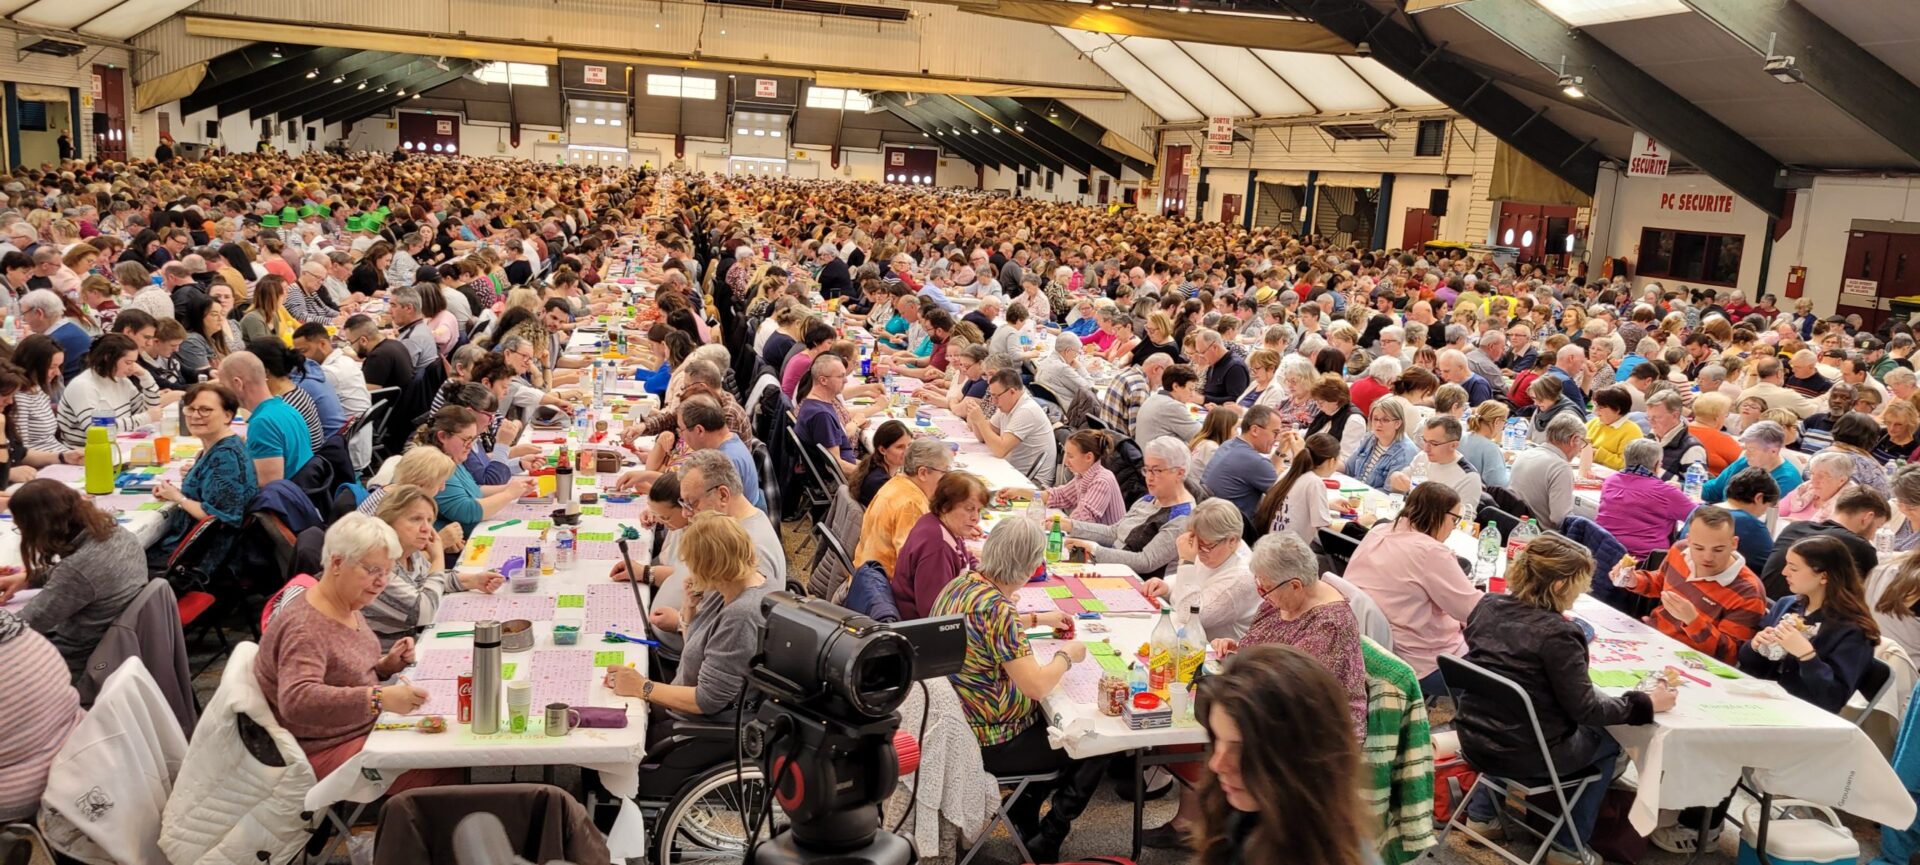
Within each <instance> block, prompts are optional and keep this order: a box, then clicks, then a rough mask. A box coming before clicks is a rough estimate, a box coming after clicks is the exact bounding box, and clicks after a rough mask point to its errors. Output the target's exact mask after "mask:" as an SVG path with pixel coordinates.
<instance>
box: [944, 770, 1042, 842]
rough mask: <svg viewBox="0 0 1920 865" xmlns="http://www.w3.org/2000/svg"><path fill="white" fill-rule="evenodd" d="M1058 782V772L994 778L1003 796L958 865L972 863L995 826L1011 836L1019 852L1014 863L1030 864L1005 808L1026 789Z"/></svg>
mask: <svg viewBox="0 0 1920 865" xmlns="http://www.w3.org/2000/svg"><path fill="white" fill-rule="evenodd" d="M1058 780H1060V773H1059V772H1044V773H1041V774H1038V775H1006V776H1000V777H995V778H994V781H996V782H998V783H999V784H1000V789H1001V790H1003V791H1005V795H1003V796H1001V797H1000V805H999V807H997V808H995V809H994V810H993V819H991V820H988V821H987V825H986V827H985V828H982V829H981V830H980V837H978V838H975V839H974V841H973V846H972V847H969V848H967V853H966V855H965V856H962V857H960V862H959V865H967V863H968V862H972V861H973V857H974V854H976V853H979V852H980V848H981V847H985V846H986V845H987V839H989V838H992V837H993V827H994V826H996V825H998V826H1005V827H1007V834H1008V835H1011V836H1013V846H1014V848H1015V849H1017V850H1019V851H1020V858H1019V859H1016V860H1014V861H1017V862H1032V861H1033V856H1032V855H1031V854H1029V853H1028V852H1027V843H1026V842H1025V841H1023V840H1021V838H1020V830H1019V828H1017V827H1015V826H1014V825H1013V815H1011V814H1008V813H1007V806H1008V805H1011V804H1013V803H1014V802H1018V801H1020V795H1021V794H1022V793H1025V792H1027V788H1028V787H1031V786H1033V785H1035V784H1048V783H1052V782H1054V781H1058Z"/></svg>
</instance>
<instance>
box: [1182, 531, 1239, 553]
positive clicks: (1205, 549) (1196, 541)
mask: <svg viewBox="0 0 1920 865" xmlns="http://www.w3.org/2000/svg"><path fill="white" fill-rule="evenodd" d="M1228 540H1229V539H1228V538H1222V539H1220V540H1217V541H1211V542H1209V541H1203V540H1200V536H1199V535H1194V536H1193V546H1194V548H1195V549H1197V550H1199V551H1200V552H1202V553H1212V552H1213V551H1214V550H1217V549H1220V548H1221V547H1222V546H1224V545H1225V544H1226V543H1227V542H1228ZM1233 540H1237V539H1233Z"/></svg>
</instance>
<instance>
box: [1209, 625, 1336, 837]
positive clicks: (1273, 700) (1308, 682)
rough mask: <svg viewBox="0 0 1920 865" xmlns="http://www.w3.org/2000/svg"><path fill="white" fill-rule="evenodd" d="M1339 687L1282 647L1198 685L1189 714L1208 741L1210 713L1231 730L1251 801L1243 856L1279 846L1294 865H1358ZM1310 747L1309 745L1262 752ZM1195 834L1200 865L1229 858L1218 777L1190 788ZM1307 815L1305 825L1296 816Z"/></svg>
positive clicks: (1256, 653) (1307, 658)
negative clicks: (1196, 805) (1196, 792)
mask: <svg viewBox="0 0 1920 865" xmlns="http://www.w3.org/2000/svg"><path fill="white" fill-rule="evenodd" d="M1347 705H1348V699H1347V690H1346V688H1344V687H1342V686H1341V684H1340V681H1339V680H1338V679H1335V678H1334V677H1333V674H1332V673H1329V672H1327V669H1326V667H1323V666H1321V664H1320V662H1319V661H1316V660H1314V659H1313V657H1312V656H1311V655H1308V654H1307V653H1305V652H1302V651H1300V650H1299V649H1296V648H1294V647H1292V646H1288V645H1284V644H1278V643H1274V644H1268V645H1264V646H1254V647H1252V648H1248V649H1243V650H1241V651H1240V653H1239V654H1238V655H1236V656H1235V657H1234V658H1233V660H1232V661H1231V662H1230V663H1228V664H1227V667H1226V670H1225V671H1224V672H1222V673H1220V674H1219V675H1217V676H1212V677H1209V678H1208V679H1206V681H1205V684H1204V685H1202V686H1201V687H1200V688H1199V699H1198V701H1197V702H1196V703H1195V704H1194V715H1195V717H1197V718H1198V719H1199V720H1200V723H1201V724H1202V725H1203V726H1205V727H1206V728H1207V733H1208V735H1209V737H1211V736H1212V735H1213V723H1212V722H1213V710H1214V709H1215V708H1218V709H1220V711H1221V712H1223V713H1225V714H1226V715H1227V716H1228V717H1230V718H1232V719H1233V722H1234V725H1235V726H1237V727H1239V728H1240V737H1241V741H1242V742H1243V743H1245V744H1244V745H1243V747H1242V748H1241V749H1240V779H1241V782H1242V783H1243V784H1245V785H1246V788H1247V792H1248V793H1249V794H1251V795H1252V796H1253V798H1254V799H1256V800H1258V801H1259V803H1260V810H1259V812H1257V813H1255V814H1254V815H1253V819H1254V825H1253V828H1252V830H1251V831H1250V832H1249V833H1248V834H1247V837H1245V838H1244V839H1241V840H1240V842H1239V843H1240V844H1241V845H1242V847H1241V849H1245V850H1273V851H1278V850H1285V851H1287V852H1286V856H1285V858H1286V860H1287V861H1289V862H1293V863H1299V865H1359V863H1360V862H1361V861H1362V853H1361V851H1362V850H1364V849H1366V848H1367V847H1368V846H1370V845H1369V839H1368V837H1367V831H1366V829H1365V827H1364V823H1363V821H1362V820H1361V817H1360V792H1359V789H1358V788H1359V785H1360V772H1361V767H1360V743H1359V741H1358V740H1356V739H1355V738H1354V735H1353V716H1352V715H1351V714H1349V713H1348V711H1347ZM1275 742H1312V743H1313V747H1310V748H1300V749H1287V748H1275V747H1271V744H1272V743H1275ZM1200 804H1201V808H1200V811H1201V816H1200V826H1199V829H1198V830H1197V832H1196V833H1195V841H1196V846H1197V847H1198V849H1199V850H1200V861H1201V862H1202V863H1203V865H1222V863H1225V862H1228V861H1230V860H1231V859H1232V851H1233V850H1234V847H1235V841H1234V839H1233V837H1231V835H1230V834H1229V831H1230V830H1229V827H1228V815H1229V814H1230V813H1232V811H1233V808H1232V806H1230V805H1228V804H1227V797H1226V794H1225V793H1224V792H1222V791H1221V789H1220V780H1219V778H1217V777H1216V776H1214V775H1213V774H1212V773H1208V774H1207V777H1206V780H1205V781H1203V782H1201V785H1200ZM1307 814H1311V815H1312V819H1302V817H1303V815H1307Z"/></svg>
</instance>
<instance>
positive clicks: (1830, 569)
mask: <svg viewBox="0 0 1920 865" xmlns="http://www.w3.org/2000/svg"><path fill="white" fill-rule="evenodd" d="M1787 552H1789V553H1792V554H1794V555H1796V556H1799V557H1800V560H1801V561H1803V562H1806V563H1807V567H1808V568H1810V569H1812V570H1814V571H1818V572H1819V573H1821V574H1822V575H1825V576H1826V578H1827V601H1826V603H1825V604H1823V605H1821V609H1822V610H1823V611H1825V612H1826V614H1827V615H1829V616H1832V617H1833V618H1835V619H1838V620H1839V621H1842V622H1846V623H1847V624H1850V625H1853V626H1854V627H1856V628H1859V629H1860V630H1861V631H1862V632H1863V633H1865V634H1866V635H1867V641H1868V642H1872V643H1878V642H1879V641H1880V623H1878V622H1876V621H1874V619H1873V613H1871V612H1869V611H1868V610H1867V599H1866V589H1865V588H1864V587H1863V586H1862V585H1861V582H1862V581H1861V579H1860V569H1859V568H1857V567H1855V566H1854V564H1853V553H1852V552H1850V551H1848V550H1847V545H1846V544H1844V543H1841V542H1840V539H1839V538H1836V537H1834V536H1832V535H1814V536H1813V537H1810V538H1803V539H1801V540H1800V541H1799V542H1797V543H1795V544H1794V545H1793V546H1792V547H1791V548H1789V549H1788V550H1787Z"/></svg>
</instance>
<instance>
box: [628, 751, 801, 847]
mask: <svg viewBox="0 0 1920 865" xmlns="http://www.w3.org/2000/svg"><path fill="white" fill-rule="evenodd" d="M734 732H735V730H734V726H733V725H732V724H701V723H689V722H685V721H676V722H675V724H674V733H673V735H672V736H669V737H667V738H666V739H663V740H661V741H660V742H659V743H658V744H657V745H656V746H655V747H653V748H650V749H648V752H647V755H646V757H645V758H643V759H642V760H641V762H640V792H639V795H638V796H637V797H636V800H635V801H636V803H637V804H638V805H639V807H640V811H641V814H642V815H643V816H644V817H645V818H646V824H647V832H648V839H647V849H648V853H649V855H650V856H652V857H653V858H652V860H651V861H652V862H653V863H654V865H680V863H721V862H726V863H737V862H739V861H741V858H742V857H743V856H744V855H745V853H746V848H747V835H746V829H747V821H748V819H749V815H750V814H752V813H754V812H755V811H756V810H757V809H758V808H760V807H761V805H762V803H764V802H765V801H766V798H767V792H768V791H767V787H766V778H765V774H764V773H763V772H762V771H761V768H760V765H759V764H758V762H757V761H753V760H742V761H741V762H740V763H739V768H738V770H737V771H736V769H735V763H734V755H735V749H734ZM768 823H769V825H768V826H767V827H764V828H762V830H761V833H762V835H761V837H762V838H763V839H764V838H768V837H771V836H772V835H773V834H774V833H777V832H779V831H781V830H783V829H785V828H786V818H785V816H784V815H783V814H782V812H781V809H780V807H779V805H778V803H777V802H776V803H775V804H774V805H773V806H772V811H771V814H770V817H769V819H768Z"/></svg>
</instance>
